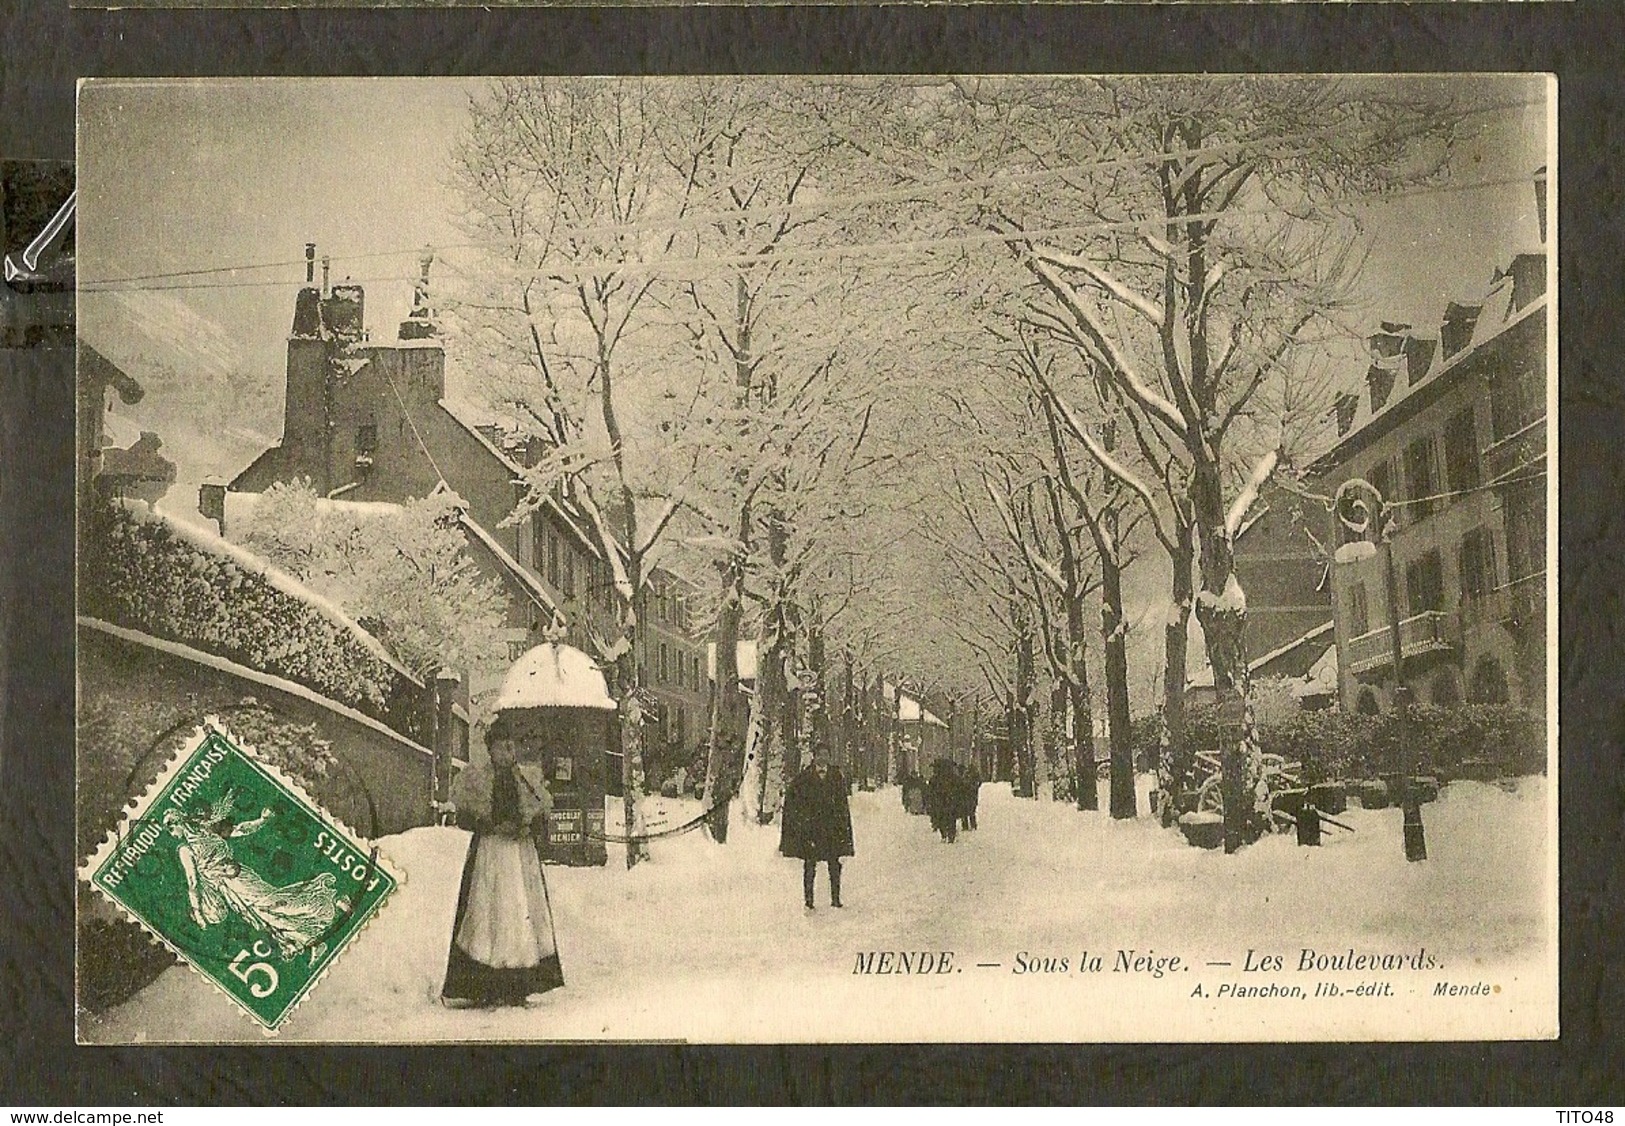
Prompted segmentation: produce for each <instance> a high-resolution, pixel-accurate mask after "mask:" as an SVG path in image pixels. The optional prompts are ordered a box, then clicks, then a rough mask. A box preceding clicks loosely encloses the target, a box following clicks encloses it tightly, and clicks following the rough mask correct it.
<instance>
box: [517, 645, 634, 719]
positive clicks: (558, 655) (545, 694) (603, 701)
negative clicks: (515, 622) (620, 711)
mask: <svg viewBox="0 0 1625 1126" xmlns="http://www.w3.org/2000/svg"><path fill="white" fill-rule="evenodd" d="M515 708H599V709H602V710H605V711H614V710H615V701H614V700H612V699H610V696H609V690H608V689H607V688H605V687H604V674H603V673H601V672H599V671H598V666H597V665H596V664H594V663H593V659H592V658H591V657H589V656H587V654H585V653H583V652H582V651H581V650H579V649H575V648H572V647H570V646H568V645H559V644H556V643H553V642H549V643H547V644H545V645H538V646H536V648H534V649H532V650H530V651H529V652H528V653H526V654H525V655H524V656H522V657H520V658H519V659H518V660H517V661H515V662H514V664H513V668H511V669H509V670H508V675H507V676H506V677H504V678H503V680H502V690H501V691H500V692H499V693H498V694H497V711H499V712H500V711H508V710H509V709H515Z"/></svg>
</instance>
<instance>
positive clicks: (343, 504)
mask: <svg viewBox="0 0 1625 1126" xmlns="http://www.w3.org/2000/svg"><path fill="white" fill-rule="evenodd" d="M264 497H265V494H264V493H247V492H233V491H231V490H229V489H228V490H227V491H226V500H225V503H226V529H227V530H228V531H230V530H231V529H232V528H235V527H237V526H238V524H239V522H240V521H242V520H245V519H248V518H250V517H252V516H253V514H254V511H255V509H257V508H259V506H260V501H261V500H263V499H264ZM316 511H318V512H331V513H335V514H338V515H343V516H348V517H350V518H351V519H353V520H355V521H356V522H357V523H358V524H359V523H360V522H361V521H362V520H376V519H379V518H381V517H385V516H399V515H400V514H401V513H402V512H404V511H405V506H403V505H399V504H394V503H391V502H389V501H363V500H334V499H331V498H327V497H318V498H316Z"/></svg>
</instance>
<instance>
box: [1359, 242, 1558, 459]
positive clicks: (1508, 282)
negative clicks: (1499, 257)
mask: <svg viewBox="0 0 1625 1126" xmlns="http://www.w3.org/2000/svg"><path fill="white" fill-rule="evenodd" d="M1536 259H1538V260H1539V261H1540V262H1542V263H1543V262H1545V260H1546V252H1545V250H1544V249H1533V250H1525V251H1522V252H1520V253H1519V254H1517V255H1515V256H1514V258H1513V259H1512V265H1511V266H1510V267H1509V268H1507V269H1505V270H1497V271H1496V274H1495V277H1494V278H1493V279H1491V281H1490V284H1489V287H1488V289H1487V291H1486V292H1485V294H1484V295H1483V296H1482V297H1477V298H1472V299H1465V298H1464V299H1462V300H1458V301H1455V302H1452V303H1451V304H1452V306H1453V307H1455V308H1459V309H1464V310H1476V313H1473V314H1472V315H1473V321H1472V330H1471V334H1470V336H1469V337H1468V339H1467V340H1466V341H1465V343H1464V344H1463V345H1462V347H1461V348H1460V349H1459V350H1458V351H1455V352H1453V353H1451V354H1450V355H1448V356H1446V355H1445V351H1444V348H1442V347H1440V340H1439V338H1438V337H1436V336H1420V335H1414V334H1412V333H1411V326H1409V325H1400V324H1393V325H1390V324H1385V325H1383V326H1382V329H1383V331H1382V332H1381V333H1379V334H1378V335H1377V337H1374V338H1373V340H1376V339H1378V338H1381V339H1382V340H1383V341H1384V344H1385V347H1386V348H1388V349H1389V350H1390V351H1391V354H1387V353H1386V352H1385V353H1384V354H1380V355H1373V357H1372V368H1371V370H1373V371H1374V370H1376V369H1378V368H1381V369H1383V370H1384V371H1387V372H1389V373H1391V380H1392V385H1391V389H1390V390H1389V391H1388V393H1387V395H1386V396H1385V397H1383V398H1382V399H1381V400H1380V403H1379V405H1378V406H1377V407H1376V408H1375V409H1373V407H1372V402H1371V394H1370V389H1369V387H1368V385H1367V383H1366V378H1367V373H1366V372H1362V373H1361V374H1360V378H1359V380H1358V381H1357V382H1352V383H1351V384H1350V385H1349V386H1348V387H1346V388H1344V392H1345V394H1347V395H1350V396H1352V397H1353V399H1354V408H1353V414H1352V416H1351V419H1350V421H1349V423H1348V426H1347V429H1346V430H1344V431H1343V432H1342V433H1341V434H1340V435H1339V436H1338V440H1337V445H1336V446H1334V447H1333V451H1332V453H1331V454H1329V455H1327V456H1328V457H1330V456H1335V453H1336V450H1338V449H1340V448H1341V447H1343V446H1344V445H1345V444H1346V443H1348V442H1350V441H1351V440H1353V439H1354V438H1355V437H1356V436H1357V435H1360V434H1362V433H1363V432H1364V431H1366V430H1367V429H1368V428H1369V427H1371V426H1372V425H1373V424H1374V423H1377V422H1378V421H1380V420H1382V419H1387V418H1391V417H1395V416H1398V415H1401V414H1403V413H1404V408H1405V404H1406V403H1407V402H1409V401H1410V400H1411V399H1412V397H1413V396H1415V395H1416V394H1417V393H1418V392H1419V391H1421V390H1422V389H1423V388H1425V387H1429V386H1431V385H1432V384H1434V383H1436V382H1438V381H1439V380H1441V379H1442V378H1444V377H1446V376H1447V375H1448V374H1449V373H1451V372H1453V371H1455V370H1456V369H1458V368H1460V367H1461V366H1462V365H1463V364H1465V363H1466V362H1467V361H1468V360H1469V358H1470V357H1472V356H1474V355H1475V354H1477V353H1478V352H1479V351H1480V350H1481V349H1483V348H1485V347H1486V346H1488V345H1490V344H1492V343H1493V342H1494V341H1495V340H1497V339H1498V338H1500V337H1502V336H1505V335H1506V334H1507V333H1508V332H1510V331H1511V330H1512V329H1513V328H1514V327H1515V326H1517V325H1519V324H1522V323H1523V322H1525V321H1527V320H1529V319H1530V318H1532V317H1536V316H1543V315H1544V314H1545V310H1546V306H1547V302H1548V294H1547V293H1546V292H1545V290H1544V288H1542V289H1541V290H1540V291H1539V292H1535V293H1532V294H1530V295H1529V296H1528V298H1527V299H1526V300H1525V303H1524V304H1523V305H1521V306H1520V305H1519V304H1518V303H1517V301H1516V300H1515V295H1516V290H1517V288H1518V284H1519V283H1518V280H1517V277H1516V276H1515V271H1517V270H1518V269H1519V267H1520V265H1522V264H1525V263H1529V262H1533V261H1534V260H1536ZM1447 315H1448V310H1447ZM1407 339H1408V341H1409V343H1408V344H1406V341H1407ZM1407 348H1409V351H1407V350H1406V349H1407ZM1413 352H1414V353H1415V355H1414V356H1413V355H1412V353H1413ZM1412 362H1414V363H1416V364H1417V365H1418V369H1417V370H1415V371H1412V370H1410V366H1409V365H1410V364H1411V363H1412Z"/></svg>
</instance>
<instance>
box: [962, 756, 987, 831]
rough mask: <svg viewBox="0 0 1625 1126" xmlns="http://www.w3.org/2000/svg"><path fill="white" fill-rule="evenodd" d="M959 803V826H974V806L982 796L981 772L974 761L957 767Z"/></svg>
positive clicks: (965, 827) (964, 827)
mask: <svg viewBox="0 0 1625 1126" xmlns="http://www.w3.org/2000/svg"><path fill="white" fill-rule="evenodd" d="M959 784H960V787H961V790H960V805H959V827H960V828H961V829H974V828H976V806H977V803H978V802H979V801H980V800H981V796H982V772H981V771H980V770H978V769H977V768H976V764H975V763H974V762H972V763H968V764H966V765H965V766H962V767H960V768H959Z"/></svg>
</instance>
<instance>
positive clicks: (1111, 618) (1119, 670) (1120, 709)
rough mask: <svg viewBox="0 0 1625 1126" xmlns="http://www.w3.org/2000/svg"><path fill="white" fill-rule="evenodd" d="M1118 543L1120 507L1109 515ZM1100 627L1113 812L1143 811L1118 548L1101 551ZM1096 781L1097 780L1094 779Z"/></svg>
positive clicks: (1128, 814) (1117, 815)
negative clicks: (1131, 734)
mask: <svg viewBox="0 0 1625 1126" xmlns="http://www.w3.org/2000/svg"><path fill="white" fill-rule="evenodd" d="M1105 519H1106V520H1107V521H1108V525H1109V535H1110V537H1111V540H1112V543H1113V546H1114V547H1116V546H1117V510H1116V509H1109V510H1107V512H1106V514H1105ZM1100 628H1101V632H1102V633H1104V634H1105V637H1106V657H1105V660H1106V727H1107V737H1108V738H1109V740H1110V742H1111V814H1112V816H1113V817H1115V818H1119V819H1123V818H1130V817H1135V816H1137V815H1138V814H1139V808H1138V802H1137V801H1136V799H1135V795H1134V744H1133V742H1132V741H1131V740H1130V737H1129V705H1128V636H1127V635H1128V622H1127V621H1125V620H1124V618H1123V568H1122V566H1121V565H1120V564H1119V561H1118V556H1117V554H1116V551H1115V550H1114V551H1111V552H1102V553H1101V554H1100ZM1091 781H1093V779H1091Z"/></svg>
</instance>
